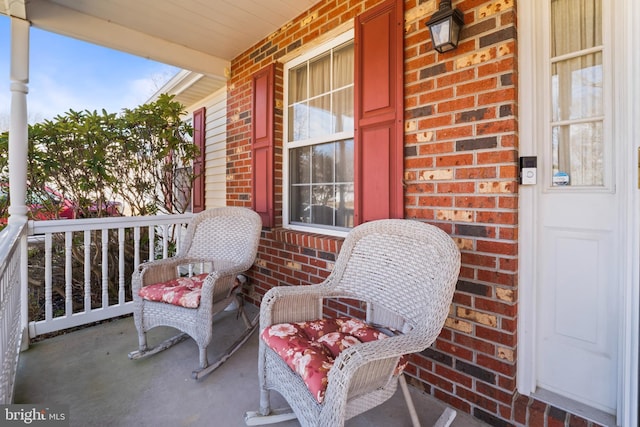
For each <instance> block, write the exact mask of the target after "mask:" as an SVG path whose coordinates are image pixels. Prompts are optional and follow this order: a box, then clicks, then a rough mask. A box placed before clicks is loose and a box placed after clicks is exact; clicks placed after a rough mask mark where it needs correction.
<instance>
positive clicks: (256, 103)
mask: <svg viewBox="0 0 640 427" xmlns="http://www.w3.org/2000/svg"><path fill="white" fill-rule="evenodd" d="M274 77H275V64H271V65H269V66H267V67H266V68H264V69H262V70H260V71H258V72H257V73H256V74H254V76H253V94H252V106H251V123H252V126H251V142H252V144H251V160H252V168H251V170H252V181H253V182H252V186H251V188H252V194H251V204H252V208H253V209H254V210H255V211H256V212H257V213H258V214H259V215H260V217H261V218H262V224H263V225H264V226H265V227H273V225H274V223H275V213H274V207H273V185H274V184H273V138H274V132H273V118H274V106H273V102H274V100H273V97H274V91H275V87H274Z"/></svg>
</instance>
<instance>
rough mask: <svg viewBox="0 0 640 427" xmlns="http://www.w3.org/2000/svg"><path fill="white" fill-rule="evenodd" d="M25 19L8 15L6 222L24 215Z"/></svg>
mask: <svg viewBox="0 0 640 427" xmlns="http://www.w3.org/2000/svg"><path fill="white" fill-rule="evenodd" d="M29 26H30V24H29V22H28V21H25V20H22V19H18V18H14V17H12V18H11V70H10V79H11V122H10V124H9V195H10V198H11V205H10V206H9V222H14V221H25V220H26V219H27V206H26V204H25V199H26V194H27V154H28V151H29V146H28V134H27V130H28V124H27V93H28V92H29V88H28V86H27V84H28V83H29Z"/></svg>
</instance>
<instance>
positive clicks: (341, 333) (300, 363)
mask: <svg viewBox="0 0 640 427" xmlns="http://www.w3.org/2000/svg"><path fill="white" fill-rule="evenodd" d="M261 336H262V339H263V340H264V342H265V343H266V344H267V345H268V346H269V347H270V348H271V349H273V351H275V352H276V353H277V354H278V355H279V356H280V357H281V358H282V359H283V360H284V361H285V362H286V363H287V365H288V366H289V367H290V368H291V369H293V370H294V371H295V372H296V373H297V374H298V375H300V376H301V377H302V379H303V380H304V382H305V384H306V385H307V387H308V388H309V391H310V392H311V394H312V395H313V396H314V397H315V399H316V400H317V401H318V403H322V401H323V400H324V393H325V391H326V389H327V382H328V380H327V376H328V374H329V370H330V369H331V367H332V366H333V362H334V359H335V358H336V357H337V356H338V354H340V352H341V351H342V350H344V349H346V348H349V347H351V346H352V345H354V344H358V343H363V342H369V341H374V340H379V339H384V338H386V337H387V336H386V335H385V334H384V333H382V332H380V331H379V330H377V329H376V328H373V327H371V326H369V325H367V324H366V323H364V322H362V321H361V320H358V319H351V318H347V317H339V318H337V319H322V320H314V321H309V322H300V323H280V324H276V325H271V326H269V327H267V328H265V330H264V331H262V335H261ZM404 359H405V358H402V360H401V361H400V363H399V365H398V368H397V369H396V374H398V375H399V374H400V373H401V372H402V370H403V369H404V367H405V366H406V360H404Z"/></svg>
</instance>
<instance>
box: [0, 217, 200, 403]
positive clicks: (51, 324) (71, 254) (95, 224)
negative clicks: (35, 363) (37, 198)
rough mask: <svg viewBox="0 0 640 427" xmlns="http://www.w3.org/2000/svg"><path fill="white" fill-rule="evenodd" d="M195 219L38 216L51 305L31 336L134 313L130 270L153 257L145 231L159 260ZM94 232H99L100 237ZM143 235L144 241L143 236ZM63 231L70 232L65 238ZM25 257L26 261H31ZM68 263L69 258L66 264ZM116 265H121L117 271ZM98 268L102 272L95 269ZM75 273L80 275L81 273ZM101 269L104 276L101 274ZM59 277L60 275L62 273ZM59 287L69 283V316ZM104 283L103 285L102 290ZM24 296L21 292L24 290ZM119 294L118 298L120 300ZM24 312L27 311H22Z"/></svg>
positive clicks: (33, 229) (33, 231)
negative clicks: (59, 312) (97, 307)
mask: <svg viewBox="0 0 640 427" xmlns="http://www.w3.org/2000/svg"><path fill="white" fill-rule="evenodd" d="M190 218H191V215H158V216H148V217H118V218H90V219H79V220H69V221H56V220H51V221H34V222H33V223H31V224H30V227H29V233H30V235H34V236H43V238H44V244H43V245H44V254H43V255H42V256H43V258H44V272H43V273H44V277H43V281H44V282H45V283H44V293H45V295H44V297H45V298H44V299H45V308H44V309H43V312H44V313H43V314H42V315H39V320H35V321H31V322H29V333H30V336H31V337H35V336H38V335H41V334H44V333H49V332H54V331H58V330H62V329H67V328H70V327H75V326H81V325H84V324H87V323H91V322H96V321H100V320H104V319H109V318H112V317H117V316H121V315H124V314H130V313H132V311H133V301H132V298H131V295H130V294H127V286H129V285H130V275H129V276H128V275H127V271H130V270H129V269H130V268H131V264H133V268H138V266H139V265H140V263H141V262H144V261H147V259H143V258H146V256H147V239H146V237H147V236H146V233H143V232H142V230H145V231H146V229H148V230H149V239H148V244H149V248H148V254H149V258H148V260H153V259H155V257H156V256H158V258H160V257H168V256H169V255H170V254H172V252H170V249H172V247H173V244H176V245H177V246H178V247H179V245H181V244H182V241H181V239H184V224H185V223H186V222H188V221H189V220H190ZM143 227H145V228H143ZM170 227H171V228H170ZM174 227H177V228H176V229H175V230H178V231H176V232H175V233H174V232H173V231H172V230H173V229H174ZM131 228H132V229H133V240H134V241H133V242H130V241H129V240H130V239H128V234H127V233H128V229H131ZM116 229H117V230H118V246H117V247H118V252H117V255H116V252H115V250H114V251H113V252H109V250H110V248H111V247H112V246H114V245H115V240H114V245H111V244H110V243H109V237H110V236H111V237H113V235H112V234H111V233H112V232H111V231H110V230H116ZM81 232H82V233H83V239H78V237H79V234H74V233H81ZM94 233H96V234H95V237H94ZM99 233H101V234H99ZM24 234H25V239H24V242H25V243H24V244H25V253H26V252H27V250H26V245H27V238H26V234H27V232H26V231H25V232H24ZM143 234H144V239H145V241H144V242H143V241H142V239H143ZM62 236H64V239H63V238H62ZM100 236H102V240H101V244H100V245H97V246H96V245H94V238H98V239H100ZM58 239H60V242H61V243H60V245H61V246H62V245H64V253H61V254H58V252H60V249H61V248H58V247H57V246H54V245H55V242H56V241H58ZM160 239H162V240H160ZM78 240H80V241H78ZM62 242H63V243H62ZM0 243H1V241H0ZM31 244H33V243H31ZM94 246H95V247H94ZM129 246H131V248H132V249H133V250H134V254H133V256H131V255H129V253H128V250H129ZM125 252H126V253H125ZM76 253H79V254H80V259H78V258H76V256H75V254H76ZM113 256H117V257H118V260H117V263H118V264H117V267H115V264H113V265H112V266H110V265H109V260H112V259H113ZM128 257H130V258H128ZM18 258H19V257H18ZM96 261H98V262H101V263H102V266H101V267H99V268H98V267H97V263H96ZM23 262H24V263H26V262H27V261H26V260H25V261H23ZM56 263H58V264H60V265H58V264H56ZM62 263H64V266H63V265H62ZM81 263H83V266H82V267H80V266H79V264H81ZM92 263H93V265H92ZM16 265H18V267H19V268H20V270H19V271H21V269H22V268H23V267H22V264H20V262H16ZM76 265H77V267H76ZM113 268H117V269H118V270H117V273H116V272H115V271H114V270H113ZM197 268H198V267H197V265H194V271H195V270H196V269H197ZM96 269H97V270H96ZM29 271H31V270H29ZM58 271H64V280H63V279H62V278H61V276H62V275H58V274H57V272H58ZM96 271H97V274H96V273H95V272H96ZM74 274H75V275H76V276H80V277H78V278H76V277H74ZM100 274H102V276H101V277H98V276H99V275H100ZM59 276H60V278H58V277H59ZM110 276H111V277H110ZM78 280H80V281H81V282H82V283H83V286H84V287H83V289H84V292H83V293H81V292H82V291H79V290H78V288H77V287H76V286H77V285H76V281H78ZM116 282H117V285H116ZM2 286H3V284H2V283H0V301H2V300H3V299H4V298H6V295H5V294H4V292H6V290H5V289H3V288H2ZM57 286H60V287H63V286H64V294H65V295H64V314H63V315H57V308H56V307H58V306H57V303H58V301H59V298H58V295H57V294H56V293H55V292H54V290H55V289H57V288H56V287H57ZM116 286H117V288H116ZM5 287H6V286H5ZM98 287H99V289H100V290H98ZM110 288H111V289H110ZM98 292H99V294H98ZM74 293H75V295H74ZM19 297H20V295H18V298H19ZM97 298H102V304H101V305H100V306H101V309H100V310H93V307H92V300H95V299H97ZM109 298H112V301H114V302H112V303H109ZM116 298H117V303H116V302H115V299H116ZM78 300H81V301H82V302H81V304H83V305H84V310H81V309H78V307H77V302H78ZM74 306H75V307H74ZM60 308H62V307H60ZM25 311H26V309H25ZM74 311H75V313H74ZM2 314H3V313H2V307H1V306H0V316H1V315H2ZM18 314H21V312H20V310H19V311H18ZM25 317H26V316H25ZM43 317H44V319H43ZM20 320H21V317H20V316H19V317H18V321H20ZM2 325H3V323H2V320H0V329H1V328H2ZM12 334H13V332H12ZM1 338H2V331H0V340H1ZM1 345H2V344H0V346H1ZM0 351H1V348H0ZM1 387H2V385H1V384H0V389H1ZM0 391H1V390H0Z"/></svg>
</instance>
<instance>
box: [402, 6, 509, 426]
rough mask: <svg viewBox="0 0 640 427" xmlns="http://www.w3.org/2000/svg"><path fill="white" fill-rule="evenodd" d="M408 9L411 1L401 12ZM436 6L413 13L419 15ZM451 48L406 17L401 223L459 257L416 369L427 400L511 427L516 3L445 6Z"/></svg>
mask: <svg viewBox="0 0 640 427" xmlns="http://www.w3.org/2000/svg"><path fill="white" fill-rule="evenodd" d="M405 4H406V7H408V6H409V3H408V2H406V3H405ZM428 4H432V5H433V7H436V2H424V3H422V4H421V5H415V7H416V8H419V7H423V8H424V7H425V5H428ZM453 5H454V6H456V7H458V8H459V9H460V10H461V11H462V12H463V13H464V17H465V27H464V28H463V31H462V34H461V38H460V44H459V46H458V49H457V50H455V51H453V52H449V53H445V54H439V53H437V52H436V51H434V50H432V49H431V45H430V42H427V40H428V39H429V34H428V28H427V27H426V25H425V22H426V21H427V20H428V18H429V17H430V16H431V13H432V12H431V11H427V10H425V14H424V15H422V16H420V15H418V14H411V13H410V12H407V13H406V14H405V18H407V17H409V16H411V17H413V18H414V19H412V20H407V21H406V22H405V34H406V42H405V43H406V50H405V54H406V63H405V84H406V86H407V91H406V93H407V96H406V100H405V102H406V108H407V114H406V115H405V120H406V122H405V145H406V147H407V149H406V151H405V153H406V154H407V158H406V162H405V182H406V184H407V188H406V191H405V200H406V202H405V205H406V216H407V217H408V218H415V219H421V220H426V221H429V222H431V223H433V224H436V225H438V226H439V227H441V228H442V229H444V230H445V231H447V232H448V233H450V234H451V235H452V236H453V237H454V238H455V239H457V242H458V245H459V247H460V249H461V251H462V270H461V276H460V281H459V283H458V287H457V292H456V295H455V297H454V303H453V305H452V307H451V312H450V316H449V318H448V319H447V322H446V326H445V330H444V331H443V333H442V334H441V336H440V337H439V338H438V340H437V341H436V343H435V345H434V346H433V348H432V349H430V351H429V352H423V354H422V355H421V356H422V357H424V358H427V359H431V362H432V363H430V364H429V363H419V364H417V366H418V368H417V370H416V371H415V376H416V378H419V379H421V380H423V381H426V382H428V383H429V384H430V390H428V391H429V392H430V394H432V395H434V396H435V397H437V398H439V399H442V400H444V401H445V402H447V403H449V404H451V405H452V406H454V407H457V408H459V409H461V410H464V411H466V412H470V413H472V414H473V415H475V416H476V417H478V418H481V419H483V420H484V421H486V422H488V423H490V424H492V425H509V423H510V421H507V420H510V419H511V408H512V400H513V395H514V393H515V374H516V365H515V362H516V361H515V351H516V314H517V313H516V309H517V305H516V304H517V287H516V285H517V271H516V268H517V240H516V239H517V218H518V216H517V190H518V186H517V168H516V167H515V165H516V162H517V156H518V154H517V119H516V117H515V115H514V112H515V111H516V110H517V103H516V101H517V93H516V86H515V82H516V81H517V74H516V38H515V34H516V31H515V26H514V25H515V24H514V22H515V20H514V19H513V17H514V16H515V13H516V11H515V8H514V2H513V1H509V0H502V1H493V2H486V1H458V2H455V1H454V2H453Z"/></svg>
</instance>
